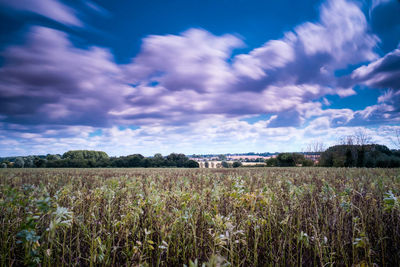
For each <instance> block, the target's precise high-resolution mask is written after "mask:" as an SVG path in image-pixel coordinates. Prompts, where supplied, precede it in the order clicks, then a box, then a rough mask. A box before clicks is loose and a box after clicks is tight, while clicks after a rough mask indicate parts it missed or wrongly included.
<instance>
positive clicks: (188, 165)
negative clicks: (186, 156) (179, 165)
mask: <svg viewBox="0 0 400 267" xmlns="http://www.w3.org/2000/svg"><path fill="white" fill-rule="evenodd" d="M185 167H186V168H199V167H200V166H199V163H197V161H194V160H188V161H186V163H185Z"/></svg>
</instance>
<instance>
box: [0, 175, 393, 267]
mask: <svg viewBox="0 0 400 267" xmlns="http://www.w3.org/2000/svg"><path fill="white" fill-rule="evenodd" d="M399 195H400V170H399V169H355V168H348V169H346V168H238V169H214V170H210V169H9V170H7V169H6V170H1V171H0V259H1V262H0V264H1V266H21V265H40V266H183V265H187V266H399V264H400V203H399V199H398V197H399Z"/></svg>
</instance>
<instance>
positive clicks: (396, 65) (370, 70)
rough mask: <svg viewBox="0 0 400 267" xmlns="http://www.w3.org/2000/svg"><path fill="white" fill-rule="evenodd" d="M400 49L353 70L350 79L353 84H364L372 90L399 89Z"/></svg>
mask: <svg viewBox="0 0 400 267" xmlns="http://www.w3.org/2000/svg"><path fill="white" fill-rule="evenodd" d="M399 77H400V49H396V50H394V51H392V52H390V53H388V54H386V55H385V56H384V57H382V58H379V59H378V60H376V61H374V62H372V63H370V64H368V65H366V66H361V67H359V68H358V69H356V70H354V71H353V73H352V74H351V78H352V79H353V81H354V82H357V83H364V84H365V85H367V86H370V87H374V88H384V89H385V88H391V89H393V90H399V89H400V79H399Z"/></svg>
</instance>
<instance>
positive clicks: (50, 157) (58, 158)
mask: <svg viewBox="0 0 400 267" xmlns="http://www.w3.org/2000/svg"><path fill="white" fill-rule="evenodd" d="M46 159H47V160H60V159H61V156H60V155H58V154H54V155H52V154H47V156H46Z"/></svg>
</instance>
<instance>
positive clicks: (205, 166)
mask: <svg viewBox="0 0 400 267" xmlns="http://www.w3.org/2000/svg"><path fill="white" fill-rule="evenodd" d="M208 167H209V165H208V161H207V160H206V161H205V162H204V168H208Z"/></svg>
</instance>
